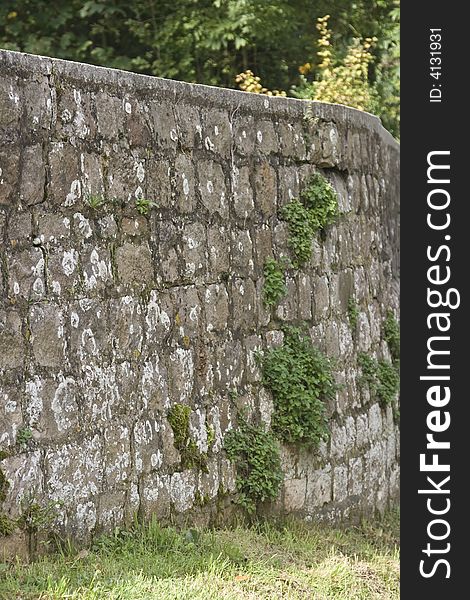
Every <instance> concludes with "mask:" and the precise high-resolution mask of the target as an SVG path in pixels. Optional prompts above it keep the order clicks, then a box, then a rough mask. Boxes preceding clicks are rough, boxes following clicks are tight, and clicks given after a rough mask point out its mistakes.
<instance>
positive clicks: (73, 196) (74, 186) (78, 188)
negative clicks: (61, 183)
mask: <svg viewBox="0 0 470 600" xmlns="http://www.w3.org/2000/svg"><path fill="white" fill-rule="evenodd" d="M81 195H82V184H81V183H80V180H79V179H75V180H74V181H72V183H71V185H70V192H69V193H68V194H67V196H66V197H65V202H64V206H73V205H74V204H75V202H76V201H77V200H78V199H79V198H81Z"/></svg>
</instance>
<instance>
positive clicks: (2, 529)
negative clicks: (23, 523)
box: [0, 513, 17, 536]
mask: <svg viewBox="0 0 470 600" xmlns="http://www.w3.org/2000/svg"><path fill="white" fill-rule="evenodd" d="M16 527H17V524H16V521H15V520H14V519H10V517H7V515H4V514H3V513H0V536H1V535H4V536H7V535H11V534H12V533H13V532H14V531H15V529H16Z"/></svg>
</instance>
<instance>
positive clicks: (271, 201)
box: [254, 161, 277, 218]
mask: <svg viewBox="0 0 470 600" xmlns="http://www.w3.org/2000/svg"><path fill="white" fill-rule="evenodd" d="M254 181H255V199H256V208H257V209H258V210H259V211H260V213H261V215H262V216H263V217H264V218H268V217H270V216H272V215H273V214H274V213H275V212H276V207H277V177H276V171H275V170H274V169H273V168H272V167H271V165H270V164H269V163H268V162H267V161H262V162H260V163H258V164H257V165H256V167H255V173H254Z"/></svg>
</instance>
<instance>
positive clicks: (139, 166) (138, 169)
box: [134, 161, 145, 183]
mask: <svg viewBox="0 0 470 600" xmlns="http://www.w3.org/2000/svg"><path fill="white" fill-rule="evenodd" d="M134 171H135V176H136V178H137V181H138V182H139V183H142V182H143V181H144V179H145V168H144V164H143V162H142V161H136V162H135V163H134Z"/></svg>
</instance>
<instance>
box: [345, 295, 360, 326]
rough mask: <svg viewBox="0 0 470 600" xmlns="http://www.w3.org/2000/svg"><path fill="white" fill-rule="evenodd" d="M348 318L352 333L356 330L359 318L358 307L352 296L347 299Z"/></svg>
mask: <svg viewBox="0 0 470 600" xmlns="http://www.w3.org/2000/svg"><path fill="white" fill-rule="evenodd" d="M348 318H349V324H350V325H351V329H352V331H353V333H354V332H355V331H356V327H357V320H358V318H359V307H358V306H357V302H356V301H355V300H354V298H353V297H352V296H351V297H350V298H349V300H348Z"/></svg>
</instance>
